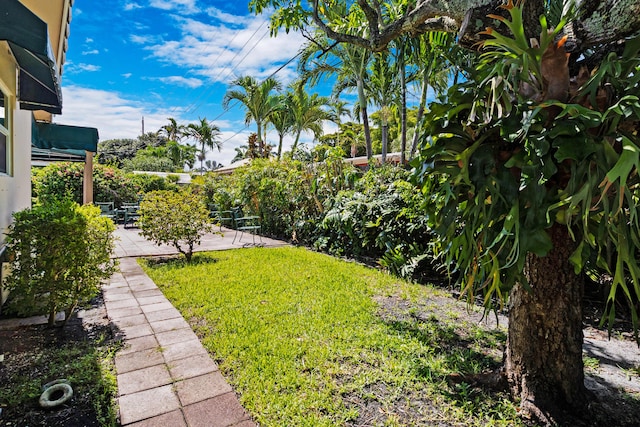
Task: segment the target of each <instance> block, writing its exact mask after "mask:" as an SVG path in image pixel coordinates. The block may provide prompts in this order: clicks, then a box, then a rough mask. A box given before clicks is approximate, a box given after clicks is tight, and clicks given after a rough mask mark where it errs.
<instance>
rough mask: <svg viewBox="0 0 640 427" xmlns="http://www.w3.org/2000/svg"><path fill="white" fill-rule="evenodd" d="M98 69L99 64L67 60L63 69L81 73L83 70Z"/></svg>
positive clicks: (93, 70) (94, 70) (92, 70)
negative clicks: (76, 62) (77, 62)
mask: <svg viewBox="0 0 640 427" xmlns="http://www.w3.org/2000/svg"><path fill="white" fill-rule="evenodd" d="M100 69H101V67H100V66H99V65H93V64H85V63H80V64H75V63H73V62H71V61H69V62H67V63H66V64H65V65H64V70H65V71H66V72H67V73H70V74H78V73H82V72H83V71H87V72H90V73H92V72H96V71H100Z"/></svg>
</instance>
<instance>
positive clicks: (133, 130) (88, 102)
mask: <svg viewBox="0 0 640 427" xmlns="http://www.w3.org/2000/svg"><path fill="white" fill-rule="evenodd" d="M62 96H63V103H64V104H63V107H62V115H60V116H57V117H56V119H55V122H56V123H62V124H66V125H73V126H86V127H93V128H97V129H98V133H99V135H100V141H106V140H108V139H124V138H130V139H135V138H137V137H138V136H139V135H140V134H141V132H142V118H143V117H144V128H145V132H155V131H157V130H158V129H160V128H161V127H162V126H164V125H166V124H167V123H168V121H167V118H168V117H173V118H175V119H176V120H177V121H178V123H181V124H187V123H189V121H188V120H185V119H183V118H182V117H181V113H182V110H181V109H180V108H171V107H170V106H168V107H162V108H159V107H158V105H159V104H158V103H157V102H147V101H144V102H142V101H136V100H132V99H127V98H126V97H124V96H122V95H120V94H119V93H116V92H109V91H105V90H99V89H90V88H85V87H80V86H63V88H62ZM192 122H195V120H192ZM215 124H216V125H217V126H218V127H220V130H221V138H220V139H221V140H222V141H224V145H223V147H222V150H221V151H218V150H213V151H209V152H208V153H207V156H206V158H207V159H209V160H215V161H216V162H219V163H222V164H224V165H228V164H230V163H231V160H232V159H233V158H234V157H235V154H236V153H235V150H234V148H235V147H239V146H241V145H246V143H247V138H248V137H249V135H250V134H251V133H252V132H254V131H255V130H254V129H253V128H251V127H249V128H245V126H244V123H241V122H238V123H236V122H232V121H227V120H216V121H215ZM271 139H273V138H271ZM275 140H276V141H277V139H275ZM189 142H190V141H184V143H189ZM191 143H192V142H191Z"/></svg>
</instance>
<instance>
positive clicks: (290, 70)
mask: <svg viewBox="0 0 640 427" xmlns="http://www.w3.org/2000/svg"><path fill="white" fill-rule="evenodd" d="M235 18H236V19H235V20H236V22H238V23H242V24H243V26H242V27H241V28H229V27H228V26H226V25H224V24H220V25H210V24H206V23H203V22H199V21H196V20H193V19H188V18H180V17H176V19H177V20H178V25H179V27H180V30H181V31H182V38H181V39H180V40H170V41H165V42H162V43H157V44H155V45H152V46H147V47H146V49H148V50H150V51H151V52H152V56H153V57H156V58H157V59H158V60H160V61H162V62H165V63H169V64H173V65H175V66H178V67H182V68H184V69H187V70H190V71H191V72H192V73H194V74H196V75H201V76H204V77H207V79H208V80H209V81H210V82H211V83H214V82H221V83H225V84H226V83H228V82H229V81H231V80H232V79H233V78H234V77H236V76H240V75H251V76H253V77H255V78H257V79H263V78H266V77H268V76H270V75H271V74H272V73H273V72H275V71H276V70H277V68H278V67H279V66H280V65H281V64H283V63H285V62H287V61H288V60H290V59H291V58H292V57H293V56H295V55H296V54H297V52H298V50H299V49H300V47H301V45H302V44H303V42H304V41H305V40H304V38H303V37H302V36H301V35H300V34H298V33H294V32H291V33H289V34H286V33H280V35H279V36H278V37H277V38H271V37H270V36H269V24H268V21H266V20H265V19H263V18H255V17H252V16H247V17H235ZM296 76H297V73H296V71H295V63H294V64H290V65H289V66H288V67H285V68H284V69H283V70H282V71H280V72H279V73H278V75H277V78H278V79H279V80H280V81H281V82H283V83H284V84H287V83H288V82H289V81H291V80H292V79H293V78H295V77H296Z"/></svg>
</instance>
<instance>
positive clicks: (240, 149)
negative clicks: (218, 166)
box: [231, 145, 249, 163]
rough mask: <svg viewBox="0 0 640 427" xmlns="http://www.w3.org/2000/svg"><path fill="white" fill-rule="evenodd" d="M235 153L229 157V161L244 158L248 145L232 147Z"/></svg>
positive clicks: (237, 160)
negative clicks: (231, 157) (232, 156)
mask: <svg viewBox="0 0 640 427" xmlns="http://www.w3.org/2000/svg"><path fill="white" fill-rule="evenodd" d="M234 150H235V152H236V155H235V157H234V158H233V159H231V163H235V162H239V161H240V160H242V159H246V158H247V157H248V153H249V147H248V146H246V145H241V146H240V147H236V148H234Z"/></svg>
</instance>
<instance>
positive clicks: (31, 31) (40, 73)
mask: <svg viewBox="0 0 640 427" xmlns="http://www.w3.org/2000/svg"><path fill="white" fill-rule="evenodd" d="M0 40H6V41H7V43H8V44H9V47H10V48H11V52H12V53H13V55H14V56H15V58H16V61H17V62H18V67H19V68H20V74H19V75H18V101H19V102H20V108H21V109H23V110H44V111H48V112H49V113H52V114H61V113H62V92H61V90H60V76H59V75H58V67H57V66H56V60H55V58H54V56H53V54H52V52H51V45H50V43H49V33H48V29H47V24H46V22H44V21H43V20H41V19H40V18H38V16H37V15H35V14H34V13H33V12H31V11H30V10H29V9H28V8H27V7H26V6H24V5H23V4H22V3H20V2H19V1H18V0H2V1H0Z"/></svg>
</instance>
